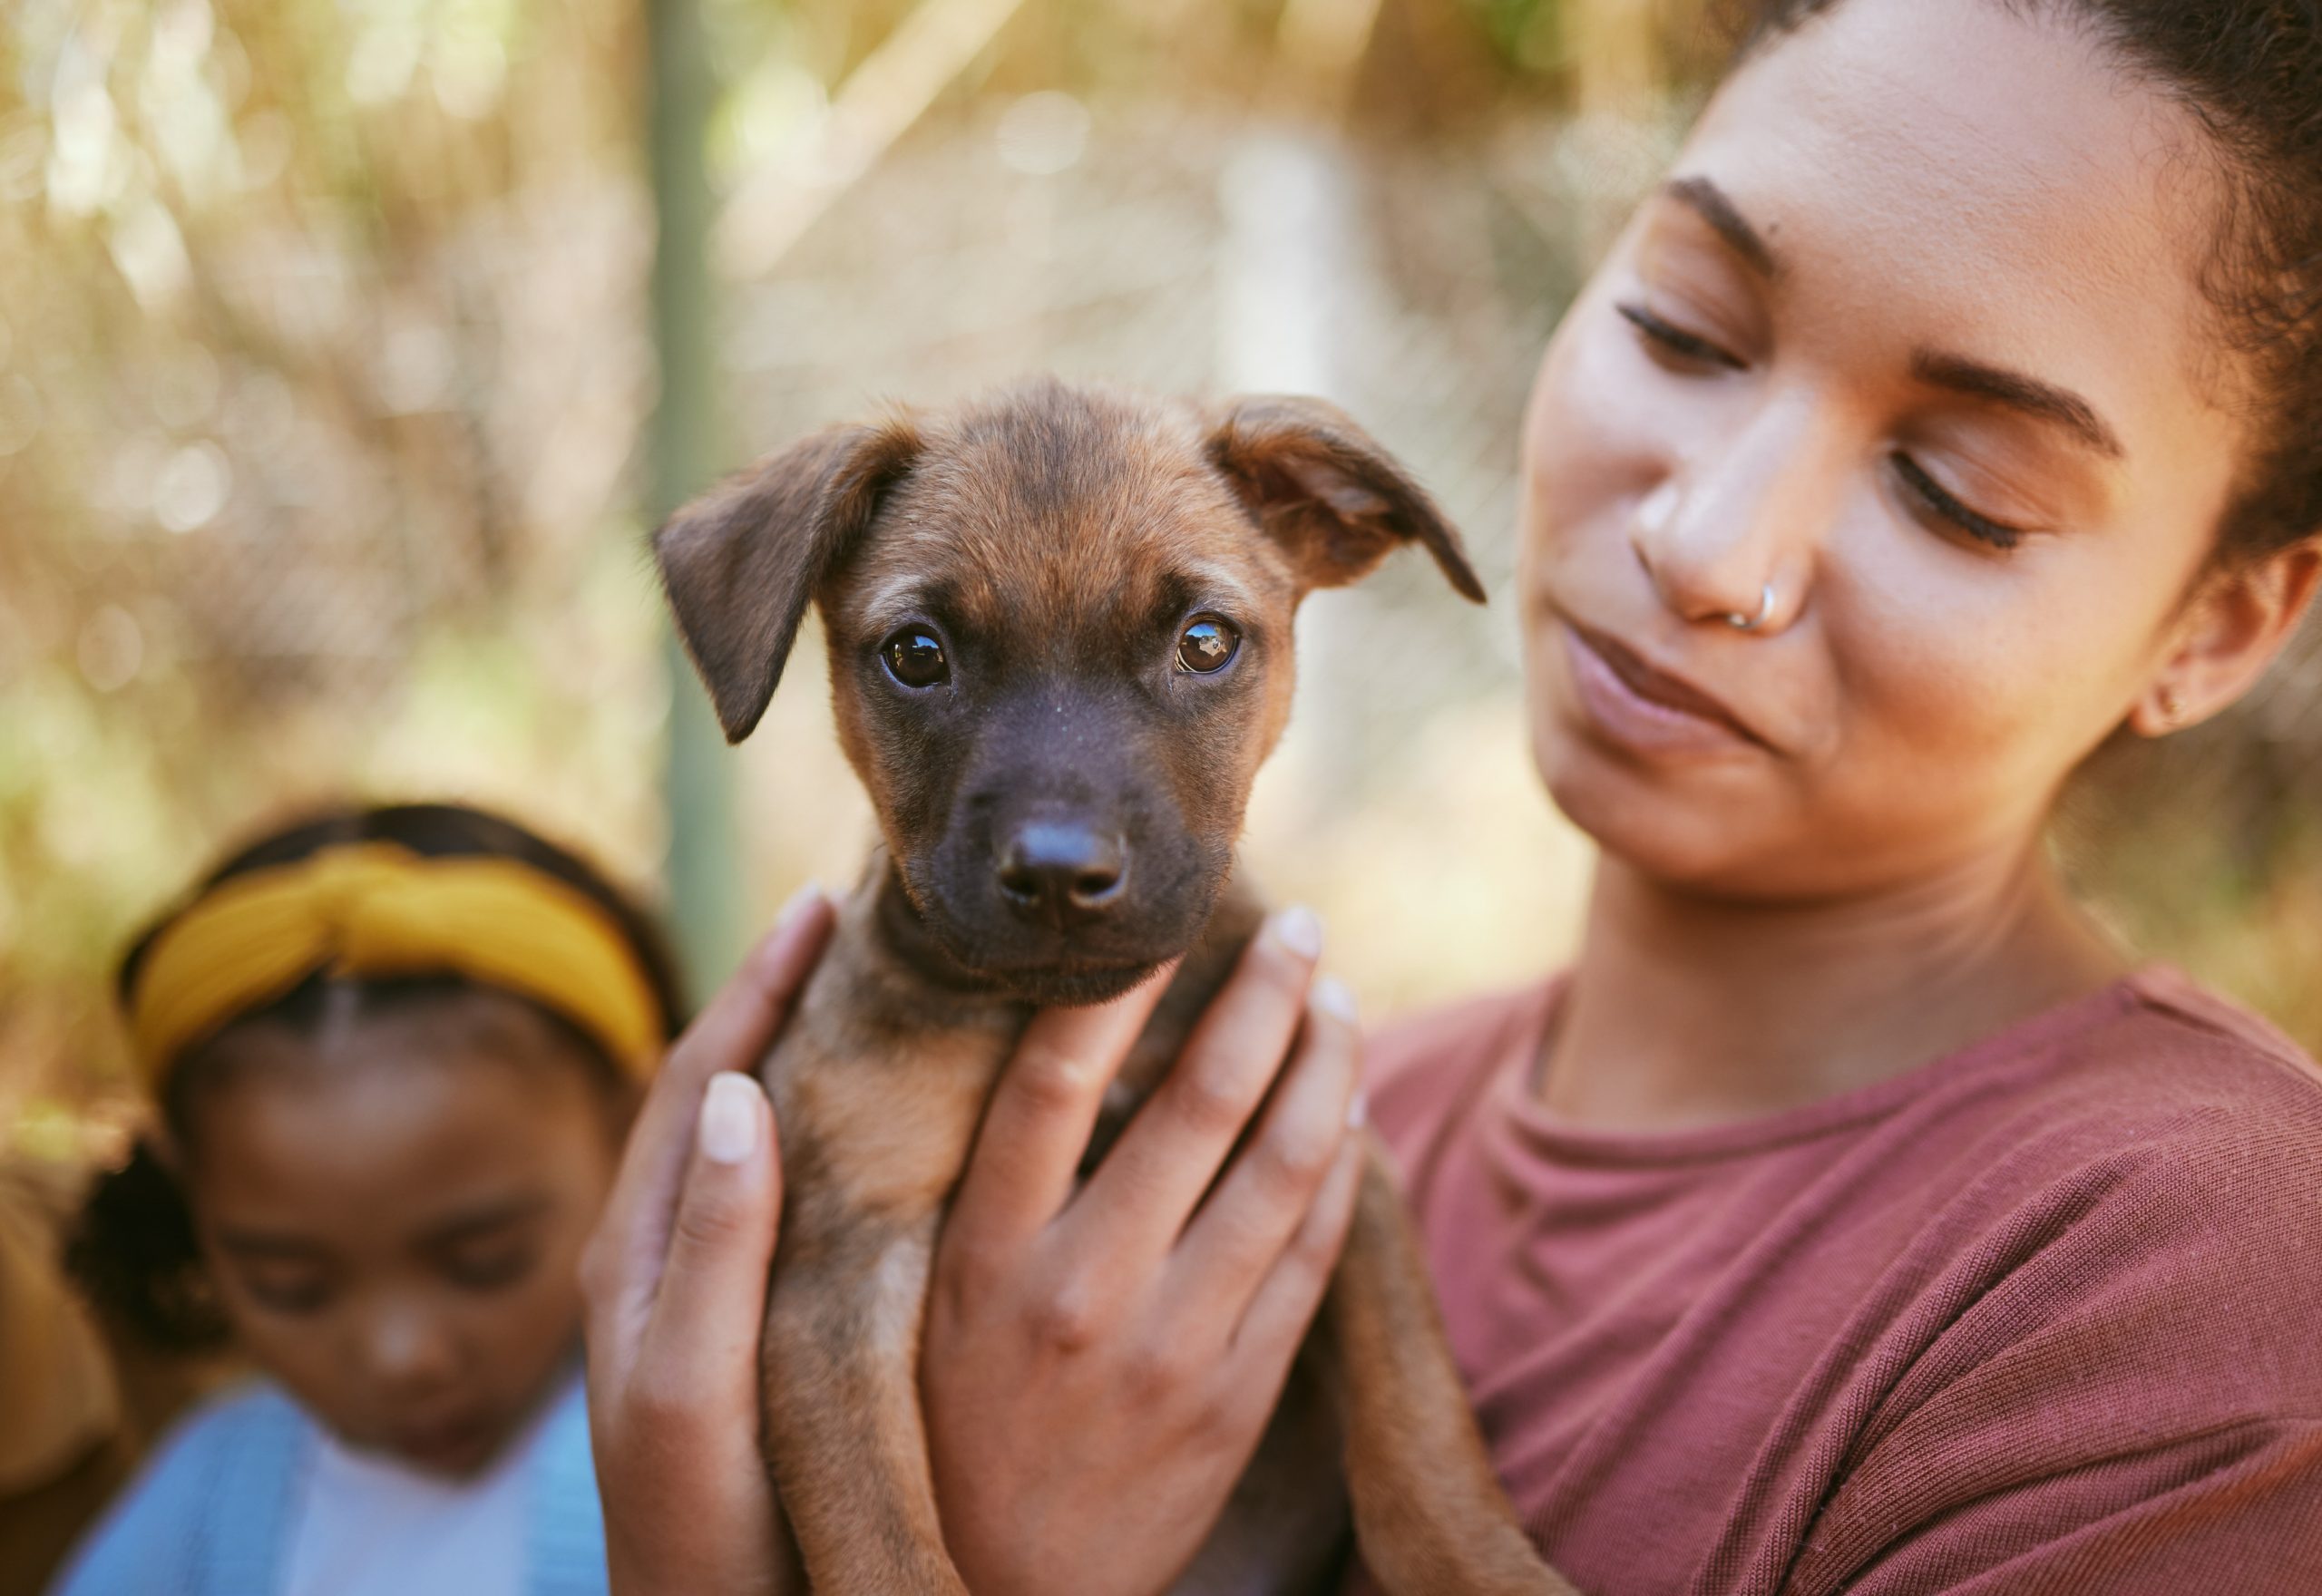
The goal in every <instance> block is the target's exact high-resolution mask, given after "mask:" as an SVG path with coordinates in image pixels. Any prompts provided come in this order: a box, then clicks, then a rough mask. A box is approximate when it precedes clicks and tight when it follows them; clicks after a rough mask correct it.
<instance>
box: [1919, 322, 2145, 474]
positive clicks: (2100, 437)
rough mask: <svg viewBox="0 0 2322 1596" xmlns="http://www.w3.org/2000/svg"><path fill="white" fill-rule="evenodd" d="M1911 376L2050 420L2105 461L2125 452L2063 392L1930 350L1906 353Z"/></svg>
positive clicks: (2089, 408)
mask: <svg viewBox="0 0 2322 1596" xmlns="http://www.w3.org/2000/svg"><path fill="white" fill-rule="evenodd" d="M1911 375H1913V376H1915V377H1917V379H1918V380H1919V381H1920V382H1923V383H1926V384H1930V385H1931V386H1934V387H1937V388H1948V389H1950V390H1951V391H1952V392H1953V393H1955V394H1969V395H1971V396H1972V397H1975V398H1977V399H1988V400H1990V401H1992V402H1993V403H1994V404H2004V405H2005V406H2007V407H2008V408H2009V409H2011V410H2017V411H2021V412H2023V413H2024V414H2026V415H2030V416H2035V417H2037V418H2038V419H2040V420H2042V421H2050V422H2054V423H2056V424H2057V425H2059V426H2061V427H2063V429H2064V430H2065V431H2066V432H2068V433H2072V434H2073V436H2074V437H2076V438H2078V439H2079V440H2080V441H2081V442H2082V443H2085V444H2087V445H2088V446H2089V447H2090V448H2091V449H2093V450H2095V451H2096V453H2099V454H2102V455H2103V456H2104V457H2105V458H2106V459H2108V460H2119V459H2121V458H2122V457H2123V456H2124V455H2126V454H2127V453H2128V451H2127V450H2125V449H2123V448H2122V447H2121V439H2120V435H2119V434H2118V433H2114V432H2113V431H2112V428H2111V427H2108V426H2106V425H2105V424H2104V418H2103V417H2102V416H2101V415H2099V414H2096V407H2095V406H2094V405H2093V404H2090V403H2089V402H2088V401H2087V400H2085V399H2083V398H2082V397H2081V396H2080V395H2079V394H2075V393H2073V391H2072V390H2071V389H2069V388H2059V387H2057V386H2056V385H2055V384H2054V383H2044V382H2042V381H2041V380H2040V379H2039V378H2037V377H2033V376H2026V375H2024V374H2023V373H2022V372H2020V371H2008V370H2006V369H2005V368H2004V367H2001V366H1996V365H1985V364H1984V363H1983V362H1982V361H1980V360H1970V359H1968V358H1967V357H1966V355H1946V354H1944V353H1943V352H1942V351H1940V350H1936V349H1914V350H1912V351H1911Z"/></svg>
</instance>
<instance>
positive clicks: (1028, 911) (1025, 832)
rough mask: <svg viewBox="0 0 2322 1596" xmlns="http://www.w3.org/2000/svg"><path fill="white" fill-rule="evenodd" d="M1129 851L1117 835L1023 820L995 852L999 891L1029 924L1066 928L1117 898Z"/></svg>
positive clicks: (1123, 888)
mask: <svg viewBox="0 0 2322 1596" xmlns="http://www.w3.org/2000/svg"><path fill="white" fill-rule="evenodd" d="M1127 880H1128V848H1127V844H1126V843H1124V842H1122V840H1121V837H1120V835H1119V833H1118V832H1102V831H1099V830H1098V829H1097V828H1096V827H1094V826H1088V825H1082V824H1079V823H1078V822H1069V821H1053V820H1045V821H1028V822H1025V823H1023V824H1022V825H1020V826H1018V827H1017V828H1016V829H1015V830H1014V831H1013V832H1011V833H1010V835H1009V837H1008V840H1007V841H1006V842H1004V843H1003V844H1002V845H1001V847H1000V895H1001V896H1002V897H1003V898H1005V899H1006V900H1008V906H1009V908H1010V909H1012V910H1015V911H1016V913H1017V914H1019V915H1020V916H1021V917H1022V918H1024V919H1026V920H1035V921H1038V922H1039V923H1041V924H1044V925H1049V926H1053V927H1055V928H1056V929H1058V930H1065V929H1068V928H1070V927H1072V926H1074V925H1077V924H1079V923H1080V922H1082V921H1084V920H1093V919H1095V918H1096V917H1097V916H1098V915H1100V914H1103V913H1104V912H1105V911H1106V910H1108V909H1110V908H1111V907H1112V906H1113V905H1114V904H1116V903H1117V902H1119V901H1120V900H1121V898H1122V896H1123V895H1124V893H1125V892H1126V890H1127V886H1126V883H1127Z"/></svg>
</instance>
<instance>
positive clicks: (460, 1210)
mask: <svg viewBox="0 0 2322 1596" xmlns="http://www.w3.org/2000/svg"><path fill="white" fill-rule="evenodd" d="M121 996H122V1008H123V1010H124V1011H125V1013H126V1014H127V1016H128V1018H129V1022H130V1029H131V1031H132V1036H133V1037H134V1040H135V1043H136V1048H137V1061H138V1064H139V1066H140V1068H141V1076H142V1080H143V1084H144V1085H146V1086H147V1088H148V1089H149V1090H150V1092H151V1095H152V1097H153V1100H154V1105H155V1108H156V1114H155V1116H154V1124H152V1126H151V1128H150V1130H149V1131H148V1132H147V1134H146V1135H145V1137H144V1138H143V1139H142V1140H141V1142H140V1143H139V1144H138V1146H137V1147H136V1149H135V1151H134V1153H133V1155H132V1158H131V1160H130V1161H129V1163H127V1164H126V1165H124V1166H123V1167H122V1169H120V1170H118V1171H115V1172H113V1173H111V1174H109V1175H107V1176H106V1177H104V1178H103V1179H102V1180H101V1181H100V1182H98V1183H97V1185H96V1186H95V1188H94V1189H93V1192H92V1193H91V1196H90V1199H89V1202H88V1205H87V1208H86V1211H85V1212H84V1214H83V1219H82V1221H81V1225H80V1229H79V1232H78V1234H77V1235H76V1236H75V1238H74V1240H73V1244H72V1247H71V1250H70V1253H69V1261H70V1262H71V1264H72V1266H73V1270H74V1271H75V1272H76V1273H77V1274H78V1275H79V1276H80V1277H81V1278H82V1280H83V1282H84V1284H85V1285H86V1286H87V1287H88V1289H90V1291H91V1293H92V1294H93V1296H94V1297H95V1298H96V1299H97V1300H98V1301H99V1302H100V1303H101V1304H102V1306H104V1307H106V1308H107V1309H110V1310H111V1311H112V1313H113V1314H114V1315H115V1316H116V1317H118V1318H119V1319H122V1321H123V1322H125V1323H126V1324H129V1325H131V1326H132V1327H134V1328H136V1329H138V1330H139V1331H140V1332H141V1333H142V1335H143V1336H144V1337H145V1338H147V1339H148V1340H150V1341H151V1342H153V1343H154V1344H156V1345H160V1346H168V1347H171V1348H186V1349H190V1348H199V1347H202V1346H207V1345H211V1344H215V1343H217V1342H219V1341H221V1340H227V1339H230V1341H231V1343H232V1345H233V1346H234V1348H236V1349H237V1350H238V1351H239V1353H240V1355H241V1356H242V1357H243V1358H245V1359H246V1360H247V1362H248V1364H249V1366H250V1367H251V1368H252V1369H253V1370H254V1371H255V1372H256V1373H257V1374H258V1375H259V1379H258V1380H256V1381H254V1382H252V1383H250V1384H249V1385H247V1386H245V1387H241V1388H239V1389H235V1390H231V1391H227V1392H224V1393H221V1394H220V1396H218V1397H217V1398H216V1399H214V1400H212V1401H210V1402H209V1403H207V1404H205V1405H203V1406H202V1407H201V1408H200V1409H199V1410H198V1411H196V1412H195V1413H194V1414H192V1415H191V1416H189V1417H188V1418H187V1419H186V1420H185V1421H184V1422H183V1423H182V1424H180V1426H178V1427H177V1428H176V1429H174V1430H173V1431H172V1432H171V1434H170V1435H168V1436H166V1437H165V1438H164V1439H163V1441H162V1442H161V1445H160V1447H159V1448H158V1449H157V1451H156V1453H155V1455H154V1456H153V1458H152V1459H151V1461H150V1463H149V1464H148V1465H146V1466H145V1468H144V1469H143V1470H142V1472H141V1473H140V1474H139V1475H138V1477H137V1478H136V1479H135V1480H133V1481H132V1483H131V1484H130V1485H129V1487H128V1489H127V1490H126V1491H125V1492H124V1493H123V1494H122V1496H121V1497H120V1498H119V1499H118V1500H117V1501H116V1502H115V1503H114V1504H113V1505H112V1509H111V1510H110V1511H109V1512H108V1513H107V1515H106V1517H105V1518H104V1520H103V1521H102V1523H100V1524H99V1525H98V1526H97V1528H96V1529H95V1530H94V1531H93V1533H91V1535H90V1536H89V1537H88V1539H87V1540H86V1541H85V1542H83V1545H82V1547H81V1548H80V1550H79V1552H77V1553H76V1555H75V1557H74V1560H73V1564H72V1565H71V1567H70V1568H69V1569H68V1570H67V1572H66V1573H65V1575H64V1577H63V1580H62V1581H61V1582H60V1584H59V1585H58V1587H57V1589H58V1590H59V1591H61V1592H64V1593H67V1596H107V1593H109V1592H114V1591H122V1592H127V1591H153V1592H163V1591H169V1592H185V1593H188V1596H194V1593H200V1592H217V1593H220V1596H224V1593H229V1592H231V1593H235V1596H244V1593H247V1596H323V1593H326V1592H327V1593H328V1596H364V1593H366V1592H376V1593H381V1596H384V1593H385V1592H401V1591H430V1592H432V1593H434V1596H520V1593H522V1592H530V1593H532V1596H584V1593H587V1592H592V1591H602V1590H603V1589H604V1581H605V1565H604V1552H603V1540H602V1532H601V1529H600V1523H599V1513H598V1510H597V1494H596V1484H595V1480H594V1477H593V1475H592V1474H591V1473H590V1458H589V1446H588V1426H587V1414H586V1411H585V1408H584V1407H583V1405H582V1400H581V1393H580V1379H579V1369H578V1367H576V1366H577V1362H578V1360H577V1359H576V1358H575V1357H574V1352H575V1350H576V1347H575V1338H576V1334H577V1331H578V1329H579V1328H580V1325H579V1321H580V1299H579V1295H578V1292H577V1289H576V1288H575V1285H574V1281H573V1275H574V1270H575V1264H576V1260H577V1259H578V1257H579V1255H580V1249H581V1245H582V1243H583V1241H585V1240H586V1239H587V1237H588V1235H589V1233H590V1231H591V1229H592V1228H593V1227H594V1226H595V1224H596V1221H597V1216H598V1212H599V1210H600V1207H601V1206H602V1204H603V1202H604V1199H605V1195H606V1192H608V1190H609V1189H610V1186H611V1183H612V1179H613V1173H614V1169H615V1166H616V1163H617V1162H618V1160H619V1157H620V1144H621V1139H622V1136H623V1135H624V1134H625V1133H626V1131H627V1129H628V1124H629V1116H630V1114H631V1112H632V1110H633V1108H634V1106H635V1105H636V1101H637V1095H638V1089H639V1083H640V1081H641V1079H642V1077H643V1076H644V1075H646V1074H647V1073H648V1072H649V1070H650V1069H651V1067H652V1066H653V1065H654V1064H655V1063H656V1061H657V1060H658V1059H659V1055H660V1053H661V1050H662V1048H663V1046H665V1044H666V1043H667V1042H668V1037H669V1036H670V1033H671V1031H672V1030H673V1029H674V1025H675V1021H676V1020H677V1018H678V998H677V993H676V990H675V988H674V986H673V984H672V982H671V980H670V978H669V973H668V962H667V960H666V959H665V958H664V956H663V955H662V952H661V949H660V943H659V937H658V934H657V933H656V932H655V931H654V929H653V928H652V926H651V925H650V924H649V922H648V921H647V920H645V919H644V918H643V917H642V916H641V915H640V914H639V912H638V911H637V910H635V909H634V908H633V907H631V906H630V905H629V902H628V900H626V899H625V898H624V897H623V896H622V895H621V894H620V892H619V891H618V890H616V889H614V888H613V887H612V886H611V885H610V883H609V882H608V881H605V879H604V878H603V877H601V876H600V875H599V874H598V873H597V872H596V871H593V870H591V869H590V867H589V866H588V865H586V864H584V863H583V862H582V861H580V860H578V859H576V858H574V857H573V856H571V854H568V853H566V852H563V851H562V850H561V849H559V848H556V847H554V846H552V845H551V844H550V843H548V842H544V841H543V840H541V838H539V837H536V836H534V835H533V834H532V832H527V831H525V830H523V829H522V828H521V827H518V826H516V825H514V824H512V823H511V822H506V821H503V820H501V819H499V818H497V817H495V816H493V815H489V814H485V813H480V812H478V811H475V810H472V809H467V808H463V807H460V806H457V805H451V804H403V805H394V806H389V807H385V808H377V809H363V810H350V811H346V812H343V813H332V814H329V815H326V816H323V817H321V818H319V819H316V820H312V821H308V822H303V823H300V824H298V825H294V826H291V827H288V828H287V829H285V830H283V831H279V832H275V833H273V834H271V835H269V836H267V837H265V838H262V839H260V840H259V841H258V842H254V843H252V844H251V845H250V846H249V847H247V848H245V849H243V850H242V851H241V852H239V853H237V854H236V855H235V856H234V857H233V858H231V859H229V860H228V861H226V862H225V863H224V864H222V865H221V866H220V868H219V869H218V870H217V871H214V872H213V873H212V874H211V875H210V877H209V878H208V879H207V880H206V881H203V882H202V883H201V884H200V887H199V888H197V889H196V890H194V891H193V892H192V893H190V895H189V896H188V897H187V899H186V900H185V901H183V902H182V903H180V905H179V906H178V907H177V908H176V909H175V910H173V911H172V912H171V914H169V915H168V916H167V917H166V918H165V919H164V920H162V921H161V923H160V924H159V925H157V926H156V927H154V929H152V930H151V931H150V932H149V933H147V935H145V936H144V937H143V938H141V939H140V940H139V941H138V943H137V945H136V946H135V947H133V948H132V949H130V951H129V954H128V956H127V958H126V959H123V961H122V972H121Z"/></svg>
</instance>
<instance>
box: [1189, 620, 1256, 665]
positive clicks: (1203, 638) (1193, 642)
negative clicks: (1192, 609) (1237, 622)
mask: <svg viewBox="0 0 2322 1596" xmlns="http://www.w3.org/2000/svg"><path fill="white" fill-rule="evenodd" d="M1241 646H1242V634H1241V633H1239V632H1237V631H1235V630H1234V623H1233V622H1231V621H1228V620H1221V619H1220V618H1217V617H1216V616H1214V615H1204V616H1196V617H1195V618H1194V619H1192V620H1190V621H1188V622H1186V623H1185V630H1184V631H1182V632H1180V633H1178V634H1177V664H1178V665H1179V666H1180V667H1183V668H1184V669H1186V670H1189V671H1192V672H1194V673H1195V674H1196V675H1199V676H1207V675H1209V674H1210V672H1212V671H1215V670H1223V669H1224V668H1225V662H1226V661H1227V660H1229V659H1231V658H1233V657H1234V650H1235V649H1236V648H1239V647H1241Z"/></svg>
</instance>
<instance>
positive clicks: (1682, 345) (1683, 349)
mask: <svg viewBox="0 0 2322 1596" xmlns="http://www.w3.org/2000/svg"><path fill="white" fill-rule="evenodd" d="M1613 308H1614V309H1615V310H1617V311H1619V312H1620V313H1621V314H1622V316H1625V317H1627V318H1628V320H1629V322H1630V324H1631V325H1633V326H1634V327H1635V328H1636V329H1637V331H1639V332H1641V333H1643V334H1644V336H1646V337H1648V338H1650V339H1652V340H1653V341H1654V343H1656V344H1659V345H1662V346H1663V348H1665V349H1668V350H1670V351H1672V352H1673V353H1674V354H1678V355H1684V356H1685V357H1686V358H1687V359H1689V360H1705V361H1707V362H1709V363H1710V364H1711V365H1722V366H1724V367H1725V368H1726V369H1727V370H1729V371H1740V370H1741V364H1742V363H1741V361H1739V360H1737V359H1735V358H1734V357H1733V356H1732V355H1728V354H1727V353H1726V352H1725V351H1724V350H1722V349H1721V348H1719V347H1718V346H1717V345H1714V344H1712V343H1711V342H1710V341H1709V340H1708V339H1706V338H1697V337H1695V336H1693V334H1691V333H1689V332H1686V331H1685V330H1684V329H1683V328H1682V327H1674V326H1670V325H1669V324H1668V323H1667V322H1665V321H1663V320H1662V319H1661V318H1660V317H1659V316H1655V315H1654V314H1653V312H1651V311H1650V310H1647V309H1646V308H1645V307H1644V306H1642V305H1616V306H1615V307H1613Z"/></svg>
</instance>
